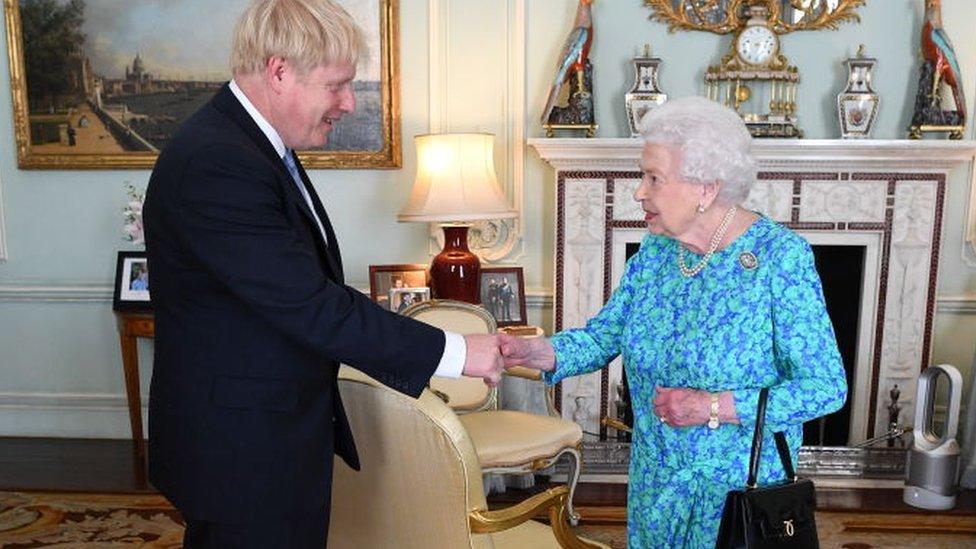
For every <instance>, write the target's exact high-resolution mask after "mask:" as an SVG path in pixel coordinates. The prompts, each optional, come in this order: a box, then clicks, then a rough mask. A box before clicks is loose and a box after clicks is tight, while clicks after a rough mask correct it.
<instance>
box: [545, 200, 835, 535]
mask: <svg viewBox="0 0 976 549" xmlns="http://www.w3.org/2000/svg"><path fill="white" fill-rule="evenodd" d="M750 254H751V257H750ZM677 257H678V242H677V241H675V240H673V239H670V238H665V237H660V236H654V235H648V236H647V237H645V238H644V241H643V242H642V244H641V249H640V251H639V252H638V253H637V254H635V255H634V257H632V258H631V259H630V260H629V261H628V262H627V267H626V271H625V273H624V275H623V278H622V279H621V282H620V286H619V287H618V288H617V289H616V291H615V292H614V293H613V295H612V297H611V298H610V301H609V302H608V303H607V304H606V306H604V308H603V309H602V310H601V311H600V313H599V314H598V315H597V316H596V317H594V318H593V319H591V320H590V321H589V322H588V323H587V325H586V326H585V327H583V328H575V329H569V330H565V331H563V332H560V333H558V334H556V335H555V336H553V338H552V344H553V347H554V348H555V351H556V370H555V371H554V372H552V373H549V374H547V375H546V380H547V382H549V383H556V382H558V381H559V380H561V379H563V378H566V377H570V376H576V375H581V374H585V373H588V372H592V371H595V370H598V369H600V368H603V367H605V366H606V364H608V363H609V362H610V361H611V360H612V359H613V358H614V357H616V356H617V355H622V356H623V364H624V368H625V370H626V373H627V379H628V382H629V384H630V394H631V400H632V404H633V410H634V436H633V446H632V450H631V462H630V484H629V489H628V505H627V515H628V540H629V547H630V548H631V549H643V548H653V547H662V548H663V547H667V548H677V547H686V548H710V547H713V546H714V544H715V538H716V536H717V535H718V527H719V522H720V519H721V515H722V508H723V506H724V503H725V495H726V493H727V492H728V491H729V490H731V489H735V488H740V487H742V486H743V485H744V484H745V481H746V476H747V473H748V462H749V450H750V447H751V445H752V431H753V427H754V425H755V415H756V403H757V400H758V396H759V390H760V388H762V387H769V388H770V393H769V401H768V406H767V410H766V429H765V435H766V440H765V441H764V445H763V455H762V461H761V465H760V482H762V483H767V482H773V481H775V480H779V479H782V478H783V477H784V473H783V468H782V465H781V464H780V461H779V457H778V456H777V454H776V448H775V444H774V443H773V440H772V435H773V433H774V432H775V431H786V434H787V440H788V441H789V444H790V448H791V449H792V451H793V458H794V462H795V459H796V453H797V451H798V449H799V447H800V444H801V441H802V436H803V428H802V424H803V422H805V421H810V420H812V419H814V418H816V417H819V416H822V415H825V414H828V413H830V412H833V411H835V410H837V409H839V408H840V407H841V406H842V405H843V403H844V399H845V398H846V396H847V383H846V380H845V376H844V367H843V364H842V362H841V357H840V353H839V351H838V349H837V342H836V340H835V338H834V331H833V327H832V326H831V323H830V318H829V317H828V316H827V311H826V308H825V306H824V299H823V290H822V289H821V285H820V278H819V276H818V275H817V271H816V269H815V267H814V261H813V253H812V251H811V249H810V245H809V244H808V243H807V242H806V240H804V239H803V238H801V237H800V236H798V235H797V234H795V233H793V232H792V231H790V230H789V229H787V228H785V227H783V226H782V225H779V224H777V223H776V222H774V221H772V220H770V219H768V218H766V217H760V218H759V219H758V220H757V221H756V222H755V223H753V224H752V225H751V226H750V227H749V228H748V229H747V230H746V231H745V232H744V233H743V234H742V235H740V236H739V237H738V238H737V239H736V240H735V241H734V242H732V244H731V245H730V246H728V247H727V248H726V249H724V250H722V251H719V252H716V253H715V254H714V255H713V256H712V258H711V260H710V261H709V263H708V265H707V266H706V267H705V268H704V269H703V270H702V271H701V272H699V273H698V274H697V275H696V276H694V277H691V278H685V277H684V276H682V274H681V272H680V271H679V269H678V265H677ZM698 259H699V257H696V256H695V255H694V254H688V262H689V264H691V265H694V264H695V263H697V261H698ZM659 386H660V387H685V388H694V389H702V390H705V391H710V392H720V391H732V392H733V394H734V396H735V407H736V413H737V414H738V416H739V420H740V421H741V424H739V425H735V424H722V425H720V426H719V427H718V429H714V430H712V429H709V428H708V427H707V426H705V425H699V426H695V427H671V426H668V425H665V424H663V423H661V422H660V421H659V420H658V419H657V417H656V416H655V415H654V407H653V403H652V402H653V399H654V394H655V387H659Z"/></svg>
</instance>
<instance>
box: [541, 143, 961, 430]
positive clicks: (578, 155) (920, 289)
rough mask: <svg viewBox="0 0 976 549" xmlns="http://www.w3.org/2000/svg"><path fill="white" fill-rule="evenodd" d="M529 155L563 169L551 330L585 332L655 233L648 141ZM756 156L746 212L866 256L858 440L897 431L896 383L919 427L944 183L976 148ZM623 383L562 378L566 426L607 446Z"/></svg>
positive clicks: (557, 147) (861, 147)
mask: <svg viewBox="0 0 976 549" xmlns="http://www.w3.org/2000/svg"><path fill="white" fill-rule="evenodd" d="M529 145H530V146H532V147H534V148H535V149H536V151H537V152H538V153H539V156H540V157H542V159H543V160H545V161H546V162H547V163H549V164H550V165H551V166H552V167H553V168H554V169H555V172H556V173H555V178H554V180H555V184H556V187H557V190H556V202H557V203H556V205H555V208H556V227H555V231H556V237H555V242H556V246H555V247H556V250H555V259H556V261H555V263H556V276H555V283H556V284H555V286H556V287H555V296H554V315H555V319H554V320H555V323H554V327H555V329H557V330H559V329H563V328H569V327H574V326H581V325H583V324H584V323H585V321H586V320H587V319H588V318H589V317H591V316H592V315H594V314H595V313H596V312H597V311H599V309H600V307H602V305H603V303H605V301H606V299H608V298H609V295H610V293H611V292H612V290H613V289H614V288H615V287H616V285H617V283H618V281H619V278H620V275H621V272H622V267H623V263H624V261H625V248H626V246H627V244H631V243H633V242H634V241H635V240H637V241H639V239H640V236H642V234H643V231H644V230H645V229H644V225H643V212H642V211H641V210H640V207H639V206H637V205H636V203H635V202H634V201H633V199H632V195H633V192H634V189H635V188H636V186H637V184H638V183H639V181H640V176H641V174H640V172H639V171H638V168H637V160H638V158H639V156H640V150H641V147H642V145H643V142H642V141H641V140H640V139H638V138H627V139H541V138H539V139H530V140H529ZM754 153H755V155H756V157H757V159H758V161H759V172H760V173H759V178H758V180H757V182H756V184H755V185H754V187H753V191H752V193H751V194H750V197H749V200H748V201H746V203H745V205H746V206H747V207H749V208H751V209H754V210H756V211H759V212H762V213H763V214H765V215H768V216H769V217H771V218H772V219H774V220H776V221H778V222H781V223H783V224H785V225H787V226H789V227H791V228H792V229H794V230H796V231H797V232H799V233H800V234H802V235H803V236H805V237H806V238H808V239H809V240H810V241H811V242H812V243H814V244H831V245H853V246H864V247H865V249H866V250H867V251H866V256H865V263H866V266H865V274H864V280H863V285H864V286H863V287H864V289H863V295H864V297H863V299H862V303H861V308H860V311H861V313H860V321H859V328H858V347H857V355H858V356H857V358H856V362H857V368H856V371H855V372H856V373H855V376H856V377H855V383H854V387H852V388H851V389H852V392H851V399H852V406H854V408H853V409H854V410H855V412H854V413H853V414H852V420H851V440H850V441H849V442H850V443H851V444H854V443H857V442H860V441H863V440H865V439H867V438H870V437H872V436H875V435H877V434H880V433H883V432H885V431H886V430H887V429H888V427H889V421H888V406H889V405H890V404H891V397H890V395H891V394H892V389H894V387H895V386H896V385H897V387H898V390H900V397H899V400H898V403H899V404H900V405H901V406H902V408H901V413H900V415H899V418H900V421H901V422H902V424H904V422H906V421H910V418H911V417H912V414H913V409H914V402H912V401H913V400H914V393H915V380H916V378H917V376H918V373H919V371H920V370H921V369H922V368H923V367H925V366H927V365H928V362H929V360H930V359H931V341H932V329H933V317H934V312H935V290H936V281H937V275H938V258H939V252H940V244H941V241H942V233H943V222H942V219H943V210H944V205H945V198H946V195H945V187H946V180H947V179H948V175H949V173H950V172H952V171H953V170H955V169H956V168H959V167H962V166H964V165H967V164H970V165H971V164H972V161H973V158H974V155H976V142H974V141H934V140H918V141H913V140H819V139H808V140H775V139H770V140H757V141H756V142H755V146H754ZM969 175H971V172H967V176H969ZM960 229H961V228H953V230H960ZM620 372H621V366H620V364H619V359H618V360H617V361H615V363H613V364H611V365H610V367H609V368H605V369H603V371H601V372H598V373H594V374H589V375H588V376H581V378H574V379H572V380H566V381H564V382H563V383H562V387H561V389H560V398H559V399H558V400H557V403H558V404H560V405H561V407H562V410H563V414H564V416H565V417H567V418H572V419H575V420H577V421H579V422H580V423H581V424H582V425H583V428H584V430H586V431H589V432H595V431H600V432H601V434H602V436H603V437H604V438H605V437H608V436H609V434H608V430H607V428H606V427H602V426H601V422H600V420H601V418H604V417H608V416H610V417H612V416H614V402H613V394H614V388H615V384H616V383H619V380H620V376H621V373H620ZM857 410H863V411H867V412H868V413H867V414H864V413H858V412H857Z"/></svg>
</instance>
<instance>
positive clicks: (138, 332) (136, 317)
mask: <svg viewBox="0 0 976 549" xmlns="http://www.w3.org/2000/svg"><path fill="white" fill-rule="evenodd" d="M115 319H116V324H117V326H118V329H119V341H120V343H121V344H122V372H123V373H124V374H125V397H126V401H127V402H128V404H129V425H130V426H131V427H132V443H133V445H134V449H135V452H136V456H137V457H138V458H139V459H140V463H143V462H144V460H145V459H146V439H145V437H144V436H143V433H142V396H141V395H140V394H139V351H138V348H137V347H136V339H137V338H140V337H145V338H154V337H156V321H155V319H154V317H153V315H152V313H129V312H116V313H115Z"/></svg>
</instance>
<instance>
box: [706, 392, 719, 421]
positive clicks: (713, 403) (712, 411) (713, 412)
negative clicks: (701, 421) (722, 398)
mask: <svg viewBox="0 0 976 549" xmlns="http://www.w3.org/2000/svg"><path fill="white" fill-rule="evenodd" d="M709 398H710V402H709V405H708V428H709V429H718V426H719V422H718V393H712V394H711V395H710V396H709Z"/></svg>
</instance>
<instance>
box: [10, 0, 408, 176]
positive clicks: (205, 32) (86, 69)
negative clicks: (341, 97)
mask: <svg viewBox="0 0 976 549" xmlns="http://www.w3.org/2000/svg"><path fill="white" fill-rule="evenodd" d="M338 2H339V4H341V5H342V6H343V7H344V8H345V9H346V10H347V11H348V12H349V13H350V14H351V15H352V16H353V18H354V19H355V20H356V22H357V23H358V24H359V25H360V27H361V28H362V30H363V34H364V38H365V41H366V44H367V49H368V51H367V52H366V55H364V56H362V57H363V62H362V63H361V64H360V66H359V67H358V71H357V75H356V82H355V83H354V88H355V92H356V103H357V105H356V111H355V112H354V113H352V114H349V115H347V116H345V117H343V118H342V120H341V121H340V122H339V123H337V124H336V126H335V127H334V128H333V129H332V133H331V135H330V137H329V142H328V144H327V145H326V146H325V147H324V148H323V149H321V150H309V151H302V152H301V153H300V154H299V156H300V157H301V160H302V163H303V164H304V165H305V167H306V168H344V169H345V168H399V167H400V165H401V151H400V147H401V145H400V110H399V95H400V89H399V52H398V44H399V42H400V40H399V36H398V34H399V30H398V16H399V0H338ZM249 3H250V0H167V1H166V2H146V1H137V2H119V1H118V0H4V17H5V21H6V28H7V44H8V54H9V64H10V88H11V94H12V97H13V113H14V133H15V137H16V143H17V164H18V166H19V167H20V168H22V169H78V168H88V169H148V168H152V167H153V164H154V163H155V161H156V157H157V156H158V154H159V151H160V150H162V149H163V147H165V146H166V144H167V143H168V142H169V140H170V139H171V138H172V136H173V134H174V133H175V132H176V129H177V128H178V127H179V126H180V124H181V123H182V122H183V121H184V120H186V119H187V118H188V117H189V116H190V115H191V114H193V113H194V112H196V111H197V109H199V108H200V107H201V106H203V105H204V104H205V103H207V102H208V101H209V100H210V99H211V98H212V97H213V95H214V94H215V93H217V91H218V90H219V89H220V88H221V86H223V85H224V83H225V82H227V81H229V80H230V78H231V74H230V68H229V66H228V59H229V58H230V47H231V40H232V34H233V29H234V25H235V23H236V21H237V18H238V17H239V16H240V15H241V13H243V11H244V10H245V9H246V7H247V6H248V4H249Z"/></svg>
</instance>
